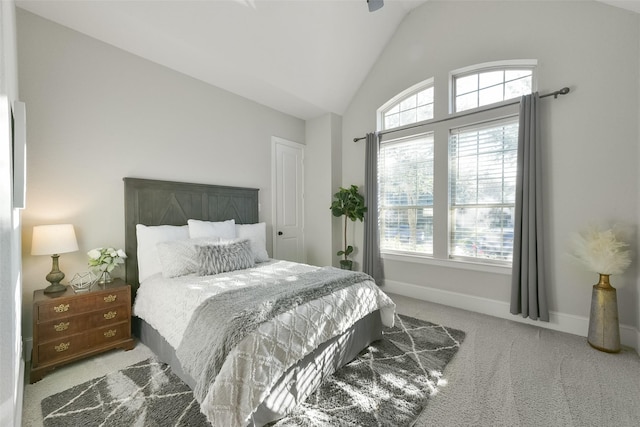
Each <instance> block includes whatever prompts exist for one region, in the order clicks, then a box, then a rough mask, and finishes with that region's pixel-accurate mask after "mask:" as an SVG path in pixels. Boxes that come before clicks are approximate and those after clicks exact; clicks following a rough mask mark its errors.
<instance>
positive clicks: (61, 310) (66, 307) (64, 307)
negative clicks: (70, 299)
mask: <svg viewBox="0 0 640 427" xmlns="http://www.w3.org/2000/svg"><path fill="white" fill-rule="evenodd" d="M53 311H55V312H56V313H64V312H65V311H69V304H60V305H57V306H55V307H53Z"/></svg>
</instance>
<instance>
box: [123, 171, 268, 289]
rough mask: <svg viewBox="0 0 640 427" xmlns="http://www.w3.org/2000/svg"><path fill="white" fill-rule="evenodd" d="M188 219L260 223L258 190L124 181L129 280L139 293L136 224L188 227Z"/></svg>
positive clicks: (127, 274)
mask: <svg viewBox="0 0 640 427" xmlns="http://www.w3.org/2000/svg"><path fill="white" fill-rule="evenodd" d="M189 219H199V220H203V221H226V220H228V219H234V220H235V221H236V223H237V224H254V223H256V222H258V189H256V188H242V187H225V186H219V185H208V184H190V183H186V182H171V181H156V180H152V179H139V178H124V220H125V231H124V240H125V251H126V253H127V259H126V280H127V283H129V284H130V285H131V287H132V289H133V290H134V292H135V290H137V289H138V286H139V281H138V239H137V237H136V224H144V225H185V224H187V220H189Z"/></svg>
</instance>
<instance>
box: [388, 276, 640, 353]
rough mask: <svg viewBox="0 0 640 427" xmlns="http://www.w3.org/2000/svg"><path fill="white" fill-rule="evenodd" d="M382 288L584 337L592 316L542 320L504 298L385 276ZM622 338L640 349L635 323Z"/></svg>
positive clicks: (623, 331)
mask: <svg viewBox="0 0 640 427" xmlns="http://www.w3.org/2000/svg"><path fill="white" fill-rule="evenodd" d="M382 289H383V290H384V291H385V292H389V293H392V294H398V295H403V296H406V297H410V298H415V299H418V300H422V301H430V302H434V303H437V304H442V305H447V306H449V307H455V308H460V309H463V310H468V311H473V312H476V313H482V314H486V315H489V316H493V317H498V318H501V319H507V320H513V321H515V322H519V323H526V324H529V325H533V326H539V327H541V328H545V329H552V330H555V331H560V332H567V333H570V334H574V335H579V336H581V337H586V336H587V332H588V331H589V319H588V318H587V317H583V316H576V315H573V314H566V313H559V312H556V311H551V312H549V322H540V321H536V320H531V319H529V318H523V317H521V316H516V315H513V314H511V313H510V312H509V303H507V302H504V301H498V300H493V299H489V298H482V297H477V296H473V295H467V294H462V293H459V292H451V291H446V290H443V289H436V288H431V287H428V286H420V285H414V284H411V283H403V282H397V281H394V280H385V281H384V285H383V286H382ZM620 342H621V343H622V345H624V346H628V347H631V348H633V349H635V350H636V352H638V353H640V331H639V330H638V329H636V328H634V327H633V326H629V325H620Z"/></svg>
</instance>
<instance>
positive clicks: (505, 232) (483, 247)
mask: <svg viewBox="0 0 640 427" xmlns="http://www.w3.org/2000/svg"><path fill="white" fill-rule="evenodd" d="M517 160H518V119H517V117H516V118H511V119H509V120H506V121H499V122H490V123H485V124H483V125H480V126H473V127H466V128H460V129H452V130H451V132H450V137H449V175H450V179H449V186H450V190H449V191H450V200H451V201H450V205H449V224H450V229H451V232H450V239H451V240H450V254H451V256H452V257H473V258H479V259H487V260H489V259H492V260H499V261H510V260H511V254H512V251H513V215H514V208H515V192H516V168H517Z"/></svg>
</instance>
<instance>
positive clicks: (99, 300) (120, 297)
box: [93, 288, 131, 309]
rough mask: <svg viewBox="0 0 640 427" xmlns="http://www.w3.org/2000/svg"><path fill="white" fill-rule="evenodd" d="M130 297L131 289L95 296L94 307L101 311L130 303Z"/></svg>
mask: <svg viewBox="0 0 640 427" xmlns="http://www.w3.org/2000/svg"><path fill="white" fill-rule="evenodd" d="M130 295H131V292H130V291H129V288H126V289H118V290H113V291H111V292H106V293H101V294H100V295H94V296H93V298H94V302H93V307H95V308H96V309H101V308H109V307H113V306H116V305H121V304H123V303H125V302H129V301H130Z"/></svg>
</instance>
